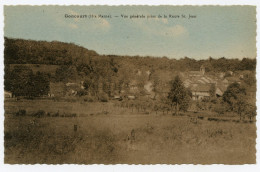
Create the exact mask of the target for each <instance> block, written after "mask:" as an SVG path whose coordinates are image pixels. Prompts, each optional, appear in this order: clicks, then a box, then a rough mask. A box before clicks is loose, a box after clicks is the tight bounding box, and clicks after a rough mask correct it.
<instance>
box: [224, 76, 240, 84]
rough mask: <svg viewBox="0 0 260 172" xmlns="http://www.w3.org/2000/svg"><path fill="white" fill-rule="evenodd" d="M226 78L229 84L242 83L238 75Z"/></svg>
mask: <svg viewBox="0 0 260 172" xmlns="http://www.w3.org/2000/svg"><path fill="white" fill-rule="evenodd" d="M225 79H226V80H227V81H228V84H232V83H234V82H237V83H239V84H241V81H240V79H239V78H236V77H226V78H225Z"/></svg>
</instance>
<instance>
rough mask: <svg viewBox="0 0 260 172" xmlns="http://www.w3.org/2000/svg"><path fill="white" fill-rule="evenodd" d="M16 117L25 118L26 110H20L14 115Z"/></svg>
mask: <svg viewBox="0 0 260 172" xmlns="http://www.w3.org/2000/svg"><path fill="white" fill-rule="evenodd" d="M15 115H16V116H25V115H26V110H24V109H21V110H19V111H18V112H16V113H15Z"/></svg>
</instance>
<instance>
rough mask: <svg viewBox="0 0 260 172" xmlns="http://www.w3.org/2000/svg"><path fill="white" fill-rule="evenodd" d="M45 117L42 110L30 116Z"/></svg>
mask: <svg viewBox="0 0 260 172" xmlns="http://www.w3.org/2000/svg"><path fill="white" fill-rule="evenodd" d="M44 115H45V111H44V110H39V111H37V112H36V113H34V114H32V116H34V117H37V118H41V117H43V116H44Z"/></svg>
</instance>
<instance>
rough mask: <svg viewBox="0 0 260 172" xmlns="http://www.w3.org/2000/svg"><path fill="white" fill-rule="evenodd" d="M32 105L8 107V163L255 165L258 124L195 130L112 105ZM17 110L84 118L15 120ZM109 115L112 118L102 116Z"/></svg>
mask: <svg viewBox="0 0 260 172" xmlns="http://www.w3.org/2000/svg"><path fill="white" fill-rule="evenodd" d="M33 102H34V103H32V102H17V103H15V102H8V103H5V106H6V112H7V113H6V118H5V163H79V164H92V163H135V164H139V163H142V164H144V163H167V164H179V163H199V164H201V163H202V164H211V163H224V164H240V163H243V164H245V163H255V139H256V127H255V124H254V123H253V124H250V123H233V122H214V121H212V122H210V121H207V120H199V121H198V123H196V124H194V123H192V122H190V119H189V118H187V117H173V116H170V115H155V114H151V115H138V114H133V113H131V110H128V109H127V110H126V109H122V110H120V108H119V109H118V108H115V107H113V106H112V104H110V103H108V104H102V103H91V104H80V103H76V102H75V103H69V102H67V104H65V103H64V102H63V103H62V102H50V101H46V102H45V103H44V102H37V101H33ZM37 103H38V105H37ZM51 104H52V106H51ZM39 106H40V107H39ZM7 107H9V108H7ZM12 107H16V108H18V107H20V108H25V107H27V108H26V110H27V111H28V112H30V111H31V112H32V111H35V110H38V109H44V110H45V111H51V110H52V111H54V112H56V111H57V109H64V111H66V112H77V113H78V114H82V115H81V117H76V118H61V117H56V118H55V117H53V118H52V117H45V118H33V117H28V116H27V117H14V116H12V115H11V114H10V113H12V112H13V111H15V110H14V109H13V108H12ZM72 107H73V108H72ZM104 110H106V111H109V113H108V114H107V115H104V114H101V113H99V112H102V111H104ZM8 112H9V113H8ZM121 112H122V113H123V112H124V115H123V114H122V113H121ZM86 114H88V115H86ZM89 114H94V115H89ZM120 114H121V115H120ZM83 116H84V117H83ZM74 125H77V126H78V131H77V132H74V131H73V127H74ZM131 133H134V134H132V136H131Z"/></svg>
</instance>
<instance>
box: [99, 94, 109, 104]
mask: <svg viewBox="0 0 260 172" xmlns="http://www.w3.org/2000/svg"><path fill="white" fill-rule="evenodd" d="M98 100H99V101H101V102H108V96H107V94H105V93H100V94H99V95H98Z"/></svg>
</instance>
